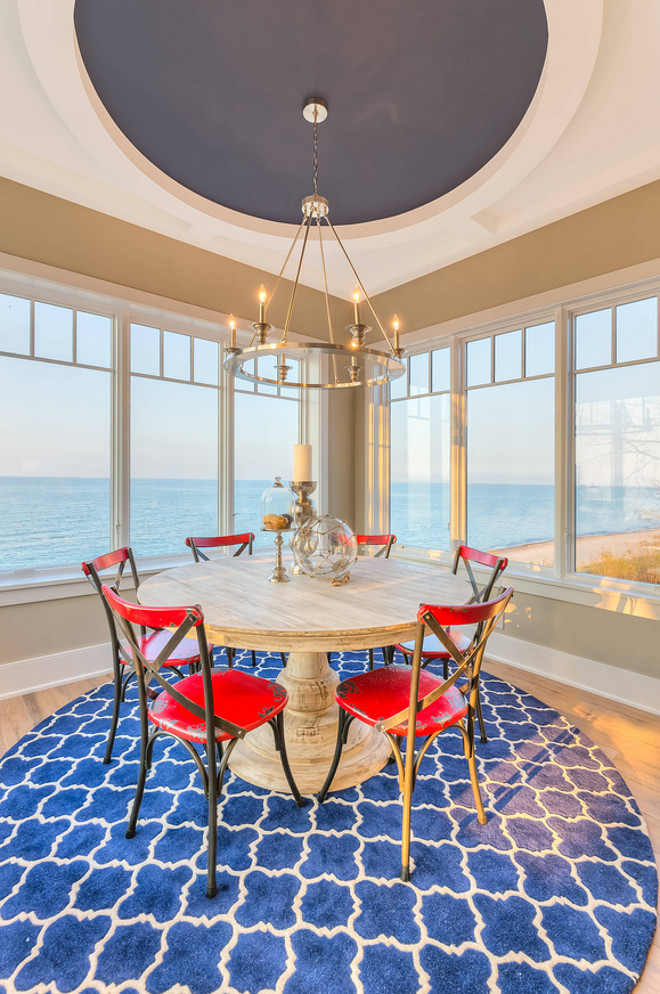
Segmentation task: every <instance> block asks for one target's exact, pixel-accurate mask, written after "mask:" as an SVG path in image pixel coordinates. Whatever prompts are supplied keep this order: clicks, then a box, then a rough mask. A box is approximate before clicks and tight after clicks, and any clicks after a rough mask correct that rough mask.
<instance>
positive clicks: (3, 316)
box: [0, 293, 30, 355]
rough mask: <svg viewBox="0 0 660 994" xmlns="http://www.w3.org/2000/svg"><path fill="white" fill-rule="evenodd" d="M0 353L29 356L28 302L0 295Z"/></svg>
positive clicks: (8, 295)
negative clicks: (15, 353)
mask: <svg viewBox="0 0 660 994" xmlns="http://www.w3.org/2000/svg"><path fill="white" fill-rule="evenodd" d="M0 351H1V352H17V353H19V354H20V355H29V354H30V301H29V300H25V299H24V298H23V297H12V296H10V294H8V293H0Z"/></svg>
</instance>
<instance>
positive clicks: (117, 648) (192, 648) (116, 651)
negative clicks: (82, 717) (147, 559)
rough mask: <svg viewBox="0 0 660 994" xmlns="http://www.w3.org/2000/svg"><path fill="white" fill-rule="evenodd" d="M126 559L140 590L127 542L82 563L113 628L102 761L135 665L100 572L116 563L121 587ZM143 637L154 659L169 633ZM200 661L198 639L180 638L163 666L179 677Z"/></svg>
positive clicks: (109, 748) (108, 753)
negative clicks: (109, 715) (109, 697)
mask: <svg viewBox="0 0 660 994" xmlns="http://www.w3.org/2000/svg"><path fill="white" fill-rule="evenodd" d="M127 563H128V566H129V570H130V574H131V585H132V587H133V589H134V590H135V591H136V592H137V589H138V587H139V586H140V575H139V573H138V571H137V566H136V565H135V558H134V556H133V550H132V549H130V548H129V547H128V546H125V547H124V548H122V549H115V550H114V551H113V552H108V553H106V555H104V556H97V557H96V559H90V560H89V562H85V563H81V564H80V565H81V568H82V571H83V573H84V574H85V576H86V577H87V578H88V579H89V581H90V583H91V584H92V586H93V587H94V589H95V590H96V592H97V593H98V595H99V597H100V598H101V602H102V604H103V609H104V611H105V616H106V620H107V622H108V628H109V629H110V645H111V648H112V670H113V678H114V701H113V706H112V722H111V724H110V732H109V734H108V741H107V745H106V749H105V757H104V759H103V762H104V763H106V764H107V763H109V762H110V760H111V759H112V749H113V746H114V743H115V735H116V733H117V723H118V722H119V705H120V704H121V703H122V702H123V701H124V700H125V699H126V688H127V686H128V684H129V683H130V681H131V680H132V679H133V677H134V676H135V668H134V666H133V661H132V659H127V658H126V655H125V653H124V651H123V649H122V646H121V643H120V640H119V637H118V635H117V628H116V625H115V622H114V618H113V616H112V612H111V611H110V609H109V607H108V604H107V602H106V600H105V598H104V596H103V593H102V586H103V580H102V578H101V577H100V576H99V574H100V573H102V572H103V571H104V570H107V569H111V568H112V567H113V566H116V567H117V572H116V573H115V577H114V583H113V586H114V588H115V589H116V590H119V589H120V587H121V581H122V577H123V576H124V570H125V568H126V564H127ZM140 638H141V639H142V642H141V646H140V647H141V651H142V652H143V653H144V654H145V655H147V656H148V657H149V658H150V659H155V657H156V656H157V655H158V654H159V653H160V651H161V649H162V647H163V645H164V644H165V642H166V641H167V637H166V635H165V634H164V633H163V632H148V631H147V630H146V629H143V630H142V631H141V632H140ZM212 648H214V647H212ZM198 664H199V651H198V648H197V641H196V640H195V639H186V640H182V641H181V643H180V644H179V645H178V646H177V651H176V652H175V653H174V654H173V655H172V656H171V657H170V658H169V659H166V660H165V662H164V663H163V666H165V667H166V668H167V669H170V670H173V671H174V672H175V673H176V674H177V675H178V676H179V677H182V676H183V673H182V672H181V667H184V666H187V667H188V670H189V672H192V671H193V670H194V669H196V668H197V666H198ZM150 693H151V691H150Z"/></svg>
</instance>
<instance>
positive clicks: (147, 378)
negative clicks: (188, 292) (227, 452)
mask: <svg viewBox="0 0 660 994" xmlns="http://www.w3.org/2000/svg"><path fill="white" fill-rule="evenodd" d="M218 366H219V347H218V343H217V342H210V341H208V340H205V339H200V338H195V337H194V336H192V335H184V334H181V333H180V332H174V331H167V330H164V329H162V328H154V327H150V326H147V325H141V324H132V325H131V499H130V508H131V523H130V541H131V545H132V547H133V551H134V553H135V555H136V556H156V555H162V554H164V553H176V552H180V551H182V549H183V541H184V539H185V538H186V536H188V535H215V534H217V532H218V514H219V508H218V432H219V427H218V405H219V390H218Z"/></svg>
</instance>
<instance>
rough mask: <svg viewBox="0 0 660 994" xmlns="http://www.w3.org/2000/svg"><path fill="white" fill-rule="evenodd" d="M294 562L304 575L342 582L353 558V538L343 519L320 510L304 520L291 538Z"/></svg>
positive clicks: (354, 554)
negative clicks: (321, 512) (318, 513)
mask: <svg viewBox="0 0 660 994" xmlns="http://www.w3.org/2000/svg"><path fill="white" fill-rule="evenodd" d="M291 551H292V552H293V558H294V560H295V562H296V565H297V566H299V567H300V569H301V570H302V572H303V573H306V574H307V576H312V577H315V578H316V579H318V580H332V582H333V583H334V584H340V583H345V582H346V581H347V580H348V578H349V576H350V574H349V572H348V570H349V567H350V566H351V565H352V563H354V562H355V560H356V559H357V540H356V538H355V535H354V534H353V532H352V531H351V529H350V528H349V527H348V525H347V524H346V522H344V521H341V520H340V519H339V518H333V517H332V515H330V514H322V515H321V516H320V517H318V518H310V520H309V521H306V522H304V523H303V524H302V525H301V526H300V528H298V530H297V531H296V532H295V534H294V535H293V537H292V538H291Z"/></svg>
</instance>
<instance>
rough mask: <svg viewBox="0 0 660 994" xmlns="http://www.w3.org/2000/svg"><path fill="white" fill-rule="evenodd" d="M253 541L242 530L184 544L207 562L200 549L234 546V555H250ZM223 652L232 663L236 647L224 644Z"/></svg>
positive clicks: (188, 539)
mask: <svg viewBox="0 0 660 994" xmlns="http://www.w3.org/2000/svg"><path fill="white" fill-rule="evenodd" d="M253 542H254V532H243V533H242V534H241V535H213V536H211V537H210V538H187V539H186V545H187V546H188V547H189V549H190V550H191V552H192V554H193V559H194V560H195V562H196V563H200V562H205V563H207V562H209V558H210V557H209V556H207V555H206V554H205V553H204V552H202V549H229V548H235V547H236V546H238V548H237V549H236V552H234V553H233V555H234V556H240V555H241V553H242V552H245V550H246V549H247V550H248V556H251V555H252V543H253ZM224 648H225V652H226V653H227V662H228V664H229V666H230V667H231V666H233V665H234V659H235V657H236V649H235V648H232V647H231V646H229V645H226V646H225V647H224ZM251 652H252V665H253V666H256V665H257V657H256V655H255V653H254V649H252V650H251ZM282 660H283V662H284V665H285V666H286V659H285V657H284V656H282Z"/></svg>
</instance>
